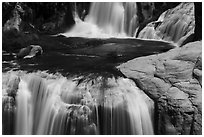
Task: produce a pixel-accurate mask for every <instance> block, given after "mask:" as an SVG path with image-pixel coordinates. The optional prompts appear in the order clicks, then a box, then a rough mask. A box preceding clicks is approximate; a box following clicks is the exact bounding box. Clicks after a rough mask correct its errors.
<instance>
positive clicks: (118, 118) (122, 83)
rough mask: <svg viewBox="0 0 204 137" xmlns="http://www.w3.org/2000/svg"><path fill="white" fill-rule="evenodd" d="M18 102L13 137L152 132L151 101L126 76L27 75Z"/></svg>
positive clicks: (23, 79)
mask: <svg viewBox="0 0 204 137" xmlns="http://www.w3.org/2000/svg"><path fill="white" fill-rule="evenodd" d="M16 100H17V115H16V121H17V122H16V134H40V135H43V134H55V135H57V134H74V135H76V134H108V135H110V134H116V135H117V134H120V135H122V134H153V127H152V117H153V112H152V109H153V101H152V100H151V99H149V98H148V97H147V96H146V95H145V94H144V93H143V92H142V91H141V90H139V89H138V88H137V87H136V86H135V84H134V83H133V82H132V81H131V80H129V79H125V78H118V79H115V78H104V77H98V78H96V79H94V80H85V81H83V82H81V83H78V82H77V81H72V80H68V79H66V78H60V79H54V80H53V79H52V80H45V79H42V78H40V77H37V76H32V75H31V76H30V75H29V76H27V77H25V78H22V79H21V81H20V83H19V90H18V95H17V98H16Z"/></svg>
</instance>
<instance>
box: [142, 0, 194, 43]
mask: <svg viewBox="0 0 204 137" xmlns="http://www.w3.org/2000/svg"><path fill="white" fill-rule="evenodd" d="M157 22H159V24H158V23H157ZM194 28H195V18H194V3H181V4H179V5H178V6H177V7H175V8H173V9H169V10H167V11H165V12H164V13H162V14H161V15H160V17H159V19H158V20H157V21H156V22H151V23H149V24H148V25H147V26H146V27H145V28H144V29H143V30H142V31H141V32H140V33H139V35H138V38H146V39H162V40H166V41H173V42H175V43H177V44H178V45H182V44H183V42H184V41H185V40H186V39H187V38H189V36H190V35H192V34H193V33H194ZM150 36H151V37H150Z"/></svg>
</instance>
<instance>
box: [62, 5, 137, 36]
mask: <svg viewBox="0 0 204 137" xmlns="http://www.w3.org/2000/svg"><path fill="white" fill-rule="evenodd" d="M137 26H138V20H137V5H136V3H130V2H127V3H119V2H112V3H111V2H96V3H92V4H91V8H90V11H89V14H88V15H87V17H86V18H85V21H84V22H83V21H80V22H79V21H77V23H76V24H75V25H74V26H73V27H72V28H71V30H69V31H68V32H66V33H64V34H63V35H65V36H67V37H102V38H103V37H133V36H134V34H135V31H136V28H137Z"/></svg>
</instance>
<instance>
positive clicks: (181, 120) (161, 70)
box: [117, 41, 202, 134]
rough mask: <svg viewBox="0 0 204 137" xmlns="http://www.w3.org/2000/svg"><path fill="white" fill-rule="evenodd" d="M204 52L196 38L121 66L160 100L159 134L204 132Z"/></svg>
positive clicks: (145, 90) (158, 104) (148, 93)
mask: <svg viewBox="0 0 204 137" xmlns="http://www.w3.org/2000/svg"><path fill="white" fill-rule="evenodd" d="M201 55H202V42H201V41H196V42H192V43H189V44H186V45H184V46H183V47H181V48H175V49H172V50H170V51H168V52H166V53H162V54H157V55H151V56H146V57H140V58H136V59H133V60H130V61H128V62H126V63H124V64H121V65H120V66H118V67H117V68H118V69H119V70H120V71H121V72H122V73H123V74H124V75H125V76H127V77H128V78H131V79H133V80H134V81H135V83H136V84H137V86H138V87H139V88H140V89H142V90H143V91H144V92H145V93H146V94H147V95H149V96H150V97H151V98H152V99H153V100H154V101H155V102H157V103H156V104H157V106H156V108H157V109H156V110H155V111H157V113H156V115H157V116H156V119H155V121H158V123H156V125H157V127H156V129H155V130H156V131H157V134H202V120H201V119H202V85H201V83H202V82H201V79H202V63H201V62H202V56H201ZM162 125H163V126H162ZM164 127H165V128H164Z"/></svg>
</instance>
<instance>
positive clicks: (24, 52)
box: [16, 45, 43, 58]
mask: <svg viewBox="0 0 204 137" xmlns="http://www.w3.org/2000/svg"><path fill="white" fill-rule="evenodd" d="M42 53H43V50H42V47H41V46H38V45H30V46H27V47H25V48H22V49H21V50H20V51H19V53H18V54H17V56H16V57H17V58H32V57H35V56H39V55H41V54H42Z"/></svg>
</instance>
